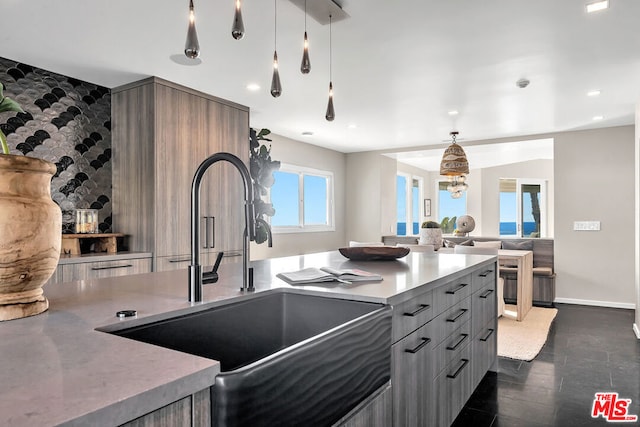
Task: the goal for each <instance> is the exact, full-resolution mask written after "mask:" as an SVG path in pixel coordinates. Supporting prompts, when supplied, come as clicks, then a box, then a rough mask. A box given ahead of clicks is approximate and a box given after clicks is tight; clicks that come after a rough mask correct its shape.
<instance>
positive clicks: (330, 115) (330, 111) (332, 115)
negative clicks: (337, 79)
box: [324, 82, 336, 122]
mask: <svg viewBox="0 0 640 427" xmlns="http://www.w3.org/2000/svg"><path fill="white" fill-rule="evenodd" d="M324 118H325V119H327V121H330V122H332V121H333V119H335V118H336V112H335V110H334V109H333V82H329V103H328V104H327V114H325V116H324Z"/></svg>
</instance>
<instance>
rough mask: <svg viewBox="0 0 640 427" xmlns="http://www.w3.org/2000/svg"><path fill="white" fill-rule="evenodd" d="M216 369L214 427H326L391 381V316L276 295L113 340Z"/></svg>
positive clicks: (358, 305)
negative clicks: (215, 364)
mask: <svg viewBox="0 0 640 427" xmlns="http://www.w3.org/2000/svg"><path fill="white" fill-rule="evenodd" d="M111 333H113V334H116V335H120V336H123V337H127V338H131V339H134V340H138V341H143V342H146V343H150V344H155V345H159V346H162V347H167V348H171V349H174V350H178V351H183V352H186V353H190V354H194V355H198V356H202V357H207V358H210V359H215V360H217V361H219V362H220V364H221V371H222V372H221V373H220V374H219V375H218V376H217V377H216V380H215V385H214V387H212V392H211V397H212V412H213V420H214V425H220V426H242V425H246V426H261V425H264V426H272V425H305V426H310V425H331V424H332V423H334V422H335V421H337V420H339V419H340V418H341V417H342V416H343V415H345V414H346V413H347V412H349V410H351V409H352V408H353V407H355V406H356V405H357V404H358V403H359V402H360V401H362V400H363V399H364V398H365V397H366V396H368V395H369V394H371V393H372V392H373V391H375V390H376V389H378V388H379V387H380V386H382V385H383V384H384V383H386V382H387V381H388V380H389V378H390V344H391V308H390V307H389V306H385V305H382V304H375V303H366V302H358V301H348V300H341V299H335V298H326V297H319V296H312V295H304V294H296V293H288V292H276V293H268V294H263V295H257V296H255V297H253V298H247V299H243V300H240V301H238V302H233V303H230V304H226V305H223V306H218V307H214V308H211V309H207V310H205V311H200V312H197V313H193V314H188V315H184V316H180V317H176V318H171V319H167V320H162V321H158V322H155V323H151V324H147V325H142V326H137V327H133V328H130V329H124V330H120V331H114V332H111Z"/></svg>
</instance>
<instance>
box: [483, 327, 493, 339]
mask: <svg viewBox="0 0 640 427" xmlns="http://www.w3.org/2000/svg"><path fill="white" fill-rule="evenodd" d="M493 332H494V330H493V329H489V332H488V333H487V335H486V336H484V337H482V338H480V341H486V340H488V339H489V337H490V336H491V335H493Z"/></svg>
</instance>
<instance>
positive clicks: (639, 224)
mask: <svg viewBox="0 0 640 427" xmlns="http://www.w3.org/2000/svg"><path fill="white" fill-rule="evenodd" d="M634 182H635V183H636V191H635V195H636V200H635V202H636V203H635V205H636V206H635V217H636V224H635V236H636V237H635V257H634V258H635V284H636V322H635V324H634V325H633V329H634V330H635V332H636V336H637V337H638V339H640V102H639V103H638V104H637V105H636V126H635V180H634Z"/></svg>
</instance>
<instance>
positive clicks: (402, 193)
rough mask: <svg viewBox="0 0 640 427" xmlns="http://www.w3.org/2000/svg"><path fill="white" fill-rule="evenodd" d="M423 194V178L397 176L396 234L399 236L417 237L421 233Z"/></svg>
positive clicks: (400, 174)
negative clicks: (421, 202)
mask: <svg viewBox="0 0 640 427" xmlns="http://www.w3.org/2000/svg"><path fill="white" fill-rule="evenodd" d="M421 194H422V178H417V177H412V176H410V175H407V174H403V173H399V174H398V175H397V176H396V199H397V221H396V234H397V235H398V236H406V235H417V234H418V233H419V232H420V199H421V198H422V197H421ZM407 224H408V225H409V226H408V227H407Z"/></svg>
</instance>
